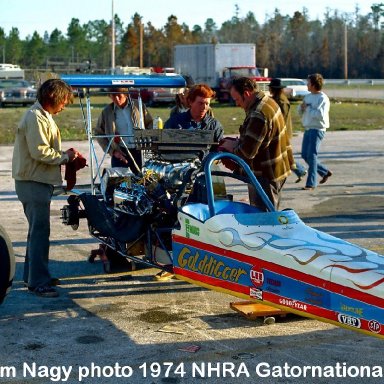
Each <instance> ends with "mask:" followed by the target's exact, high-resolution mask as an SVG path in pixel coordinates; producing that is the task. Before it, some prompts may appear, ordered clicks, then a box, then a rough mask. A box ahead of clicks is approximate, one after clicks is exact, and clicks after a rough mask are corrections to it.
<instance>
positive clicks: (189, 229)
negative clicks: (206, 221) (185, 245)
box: [185, 219, 200, 238]
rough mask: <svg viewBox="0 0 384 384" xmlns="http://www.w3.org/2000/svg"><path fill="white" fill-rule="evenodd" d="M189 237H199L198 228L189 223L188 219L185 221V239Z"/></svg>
mask: <svg viewBox="0 0 384 384" xmlns="http://www.w3.org/2000/svg"><path fill="white" fill-rule="evenodd" d="M190 235H195V236H200V228H199V227H196V226H195V225H192V224H190V223H189V219H185V237H188V238H189V237H190Z"/></svg>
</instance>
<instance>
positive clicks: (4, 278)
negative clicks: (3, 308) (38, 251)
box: [0, 225, 15, 304]
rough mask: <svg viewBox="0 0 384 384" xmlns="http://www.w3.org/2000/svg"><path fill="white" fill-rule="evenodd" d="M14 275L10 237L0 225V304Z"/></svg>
mask: <svg viewBox="0 0 384 384" xmlns="http://www.w3.org/2000/svg"><path fill="white" fill-rule="evenodd" d="M14 275H15V255H14V253H13V248H12V243H11V239H10V238H9V237H8V235H7V233H6V232H5V229H4V228H3V227H2V226H1V225H0V304H1V303H2V302H3V300H4V298H5V296H6V295H7V294H8V292H9V291H10V289H11V286H12V281H13V277H14Z"/></svg>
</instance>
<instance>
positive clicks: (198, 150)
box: [62, 75, 384, 338]
mask: <svg viewBox="0 0 384 384" xmlns="http://www.w3.org/2000/svg"><path fill="white" fill-rule="evenodd" d="M150 76H151V75H139V76H138V75H131V76H128V77H126V76H124V77H121V76H120V77H118V76H105V77H102V76H97V77H94V76H92V75H87V76H80V77H78V76H63V77H62V78H63V80H65V81H66V82H67V83H68V84H69V85H71V86H72V87H73V88H79V91H80V90H81V92H78V94H79V95H80V94H82V95H83V96H84V97H85V98H86V106H87V114H86V115H87V117H86V123H85V126H86V130H87V135H88V139H89V143H90V155H91V156H92V157H93V160H92V161H90V164H91V166H92V164H93V163H95V164H96V172H94V170H93V168H92V167H91V174H92V180H91V181H92V182H91V191H88V192H80V191H76V190H73V191H72V192H73V194H72V195H70V196H69V198H68V204H67V205H65V206H64V207H63V209H62V218H63V223H64V224H67V225H71V226H72V227H73V228H74V229H76V228H77V227H78V225H79V221H80V219H81V218H85V219H86V221H87V224H88V228H89V232H90V234H91V235H92V236H93V237H95V238H97V239H98V240H99V241H100V243H102V244H103V245H104V246H105V247H106V248H107V249H108V251H109V252H112V253H114V254H118V255H119V256H121V257H124V258H127V259H129V260H132V261H134V262H138V263H144V264H146V265H148V266H152V267H157V268H160V269H163V270H166V271H169V272H173V273H174V274H175V275H176V277H177V278H179V279H181V280H185V281H187V282H189V283H192V284H196V285H199V286H202V287H205V288H208V289H212V290H217V291H221V292H224V293H226V294H229V295H233V296H236V297H239V298H242V299H247V300H250V301H255V302H262V303H265V304H267V305H270V306H273V307H276V308H279V309H282V310H284V311H288V312H292V313H295V314H298V315H301V316H305V317H309V318H314V319H317V320H320V321H324V322H328V323H332V324H334V325H337V326H340V327H344V328H347V329H350V330H354V331H359V332H362V333H365V334H368V335H371V336H376V337H380V338H383V337H384V258H383V256H382V255H379V254H378V253H375V252H372V251H370V250H367V249H364V248H362V247H360V246H357V245H354V244H352V243H349V242H346V241H343V240H341V239H339V238H337V237H334V236H331V235H328V234H326V233H324V232H321V231H318V230H315V229H313V228H310V227H309V226H307V225H306V224H305V223H304V222H303V221H302V220H301V219H300V218H299V216H298V215H297V214H296V213H295V212H294V211H293V210H291V209H286V210H282V211H277V210H275V209H274V207H273V205H272V204H271V202H270V201H269V199H268V197H267V195H266V194H265V193H264V191H263V189H262V188H261V186H260V184H259V183H258V181H257V179H256V177H255V176H254V175H253V173H252V171H251V170H250V168H249V167H248V165H247V164H246V162H245V161H243V160H242V159H240V158H239V157H237V156H235V155H233V154H229V153H220V152H219V153H210V152H209V150H210V146H211V144H212V137H213V135H212V132H209V131H198V130H196V131H192V130H178V129H169V130H168V129H165V130H150V129H147V130H144V129H140V127H137V129H136V130H135V133H134V135H135V143H136V147H137V149H141V150H142V151H143V152H144V159H145V162H144V166H143V168H142V170H141V173H140V174H134V173H133V172H131V170H129V169H122V168H108V167H106V168H104V170H103V171H102V161H103V160H104V158H105V156H104V157H103V159H102V161H101V162H100V161H98V160H97V158H96V151H95V149H94V145H93V141H94V139H95V136H93V134H92V127H91V116H90V112H91V108H90V95H91V94H92V91H91V89H92V88H95V87H108V88H111V87H114V86H119V87H121V84H127V87H141V86H148V83H151V81H152V80H151V79H150ZM162 81H163V83H162V84H163V85H162V86H168V87H183V85H184V84H183V78H182V77H181V76H178V75H174V76H172V77H168V76H164V79H163V80H161V77H160V78H159V75H157V77H156V79H155V80H154V81H152V83H153V82H156V86H158V85H159V84H160V83H161V82H162ZM152 83H151V84H152ZM110 140H113V137H110ZM224 158H226V159H227V160H228V159H229V160H231V161H233V162H235V163H237V165H238V167H239V168H240V169H241V170H242V171H241V172H240V173H239V174H237V173H232V172H227V171H223V170H222V169H221V168H218V167H217V163H218V162H219V161H220V160H222V159H224ZM98 178H99V180H98ZM229 180H232V182H235V183H241V184H243V185H244V187H246V186H247V184H251V185H253V187H254V188H255V189H256V191H257V192H258V194H259V196H260V197H261V199H262V201H263V203H264V209H262V210H261V209H258V208H256V207H254V206H251V205H249V204H248V203H245V202H243V201H236V199H235V196H232V195H229V194H227V191H226V188H225V187H224V188H223V187H222V186H223V184H224V185H225V184H228V182H229ZM233 180H234V181H233ZM97 181H99V183H98V182H97Z"/></svg>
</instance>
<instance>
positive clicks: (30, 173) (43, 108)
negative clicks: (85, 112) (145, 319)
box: [12, 79, 78, 297]
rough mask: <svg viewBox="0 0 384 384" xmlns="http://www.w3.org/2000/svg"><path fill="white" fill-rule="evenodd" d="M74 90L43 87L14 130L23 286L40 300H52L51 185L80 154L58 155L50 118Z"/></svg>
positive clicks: (58, 84)
mask: <svg viewBox="0 0 384 384" xmlns="http://www.w3.org/2000/svg"><path fill="white" fill-rule="evenodd" d="M72 97H73V96H72V90H71V88H70V87H69V86H68V84H66V83H65V82H64V81H62V80H60V79H50V80H47V81H46V82H44V83H43V84H42V85H41V87H40V88H39V90H38V93H37V101H36V103H35V104H34V105H33V106H32V107H31V108H30V109H29V110H28V111H27V112H26V113H25V114H24V116H23V118H22V119H21V122H20V123H19V126H18V128H17V131H16V140H15V145H14V150H13V158H12V177H13V178H14V179H15V187H16V194H17V197H18V199H19V200H20V201H21V203H22V204H23V209H24V213H25V216H26V218H27V220H28V225H29V227H28V238H27V249H26V256H25V262H24V276H23V279H24V282H25V284H26V285H27V286H28V289H29V290H30V291H31V292H33V293H35V294H36V295H38V296H42V297H56V296H58V295H59V294H58V292H57V290H56V289H55V288H53V287H52V285H56V284H57V283H58V281H57V279H52V277H51V275H50V272H49V268H48V260H49V235H50V204H51V199H52V194H53V188H54V185H55V184H61V183H62V177H61V171H60V165H62V164H65V163H68V162H70V161H73V160H74V159H75V158H76V157H77V156H78V153H77V152H76V151H74V150H72V149H68V150H67V151H65V152H64V151H62V150H61V136H60V131H59V128H58V127H57V125H56V123H55V121H54V120H53V117H52V116H53V115H56V114H58V113H60V112H61V111H62V110H63V109H64V108H65V106H66V105H67V104H68V103H70V102H72Z"/></svg>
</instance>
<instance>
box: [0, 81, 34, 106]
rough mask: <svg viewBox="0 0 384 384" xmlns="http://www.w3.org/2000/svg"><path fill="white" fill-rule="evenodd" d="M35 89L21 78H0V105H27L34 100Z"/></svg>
mask: <svg viewBox="0 0 384 384" xmlns="http://www.w3.org/2000/svg"><path fill="white" fill-rule="evenodd" d="M36 94H37V91H36V89H35V88H33V86H32V84H31V83H29V82H28V81H26V80H23V79H5V80H0V107H3V106H5V105H11V104H13V105H23V106H25V105H29V104H33V103H34V102H35V101H36Z"/></svg>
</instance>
